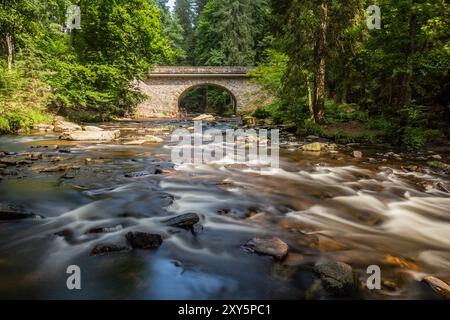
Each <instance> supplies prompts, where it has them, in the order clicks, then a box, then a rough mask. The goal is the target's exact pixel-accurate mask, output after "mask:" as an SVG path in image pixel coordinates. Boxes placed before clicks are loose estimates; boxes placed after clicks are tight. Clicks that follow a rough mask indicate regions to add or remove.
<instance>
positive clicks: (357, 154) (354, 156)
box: [353, 151, 363, 159]
mask: <svg viewBox="0 0 450 320" xmlns="http://www.w3.org/2000/svg"><path fill="white" fill-rule="evenodd" d="M362 157H363V154H362V152H361V151H353V158H356V159H361V158H362Z"/></svg>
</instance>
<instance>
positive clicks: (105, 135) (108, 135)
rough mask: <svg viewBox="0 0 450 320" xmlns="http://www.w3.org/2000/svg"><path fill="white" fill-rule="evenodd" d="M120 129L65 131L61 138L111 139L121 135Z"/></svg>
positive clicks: (81, 139)
mask: <svg viewBox="0 0 450 320" xmlns="http://www.w3.org/2000/svg"><path fill="white" fill-rule="evenodd" d="M119 135H120V131H119V130H114V131H81V130H78V131H70V132H65V133H63V134H62V135H61V136H60V137H59V138H60V139H61V140H71V141H111V140H115V139H117V138H118V137H119Z"/></svg>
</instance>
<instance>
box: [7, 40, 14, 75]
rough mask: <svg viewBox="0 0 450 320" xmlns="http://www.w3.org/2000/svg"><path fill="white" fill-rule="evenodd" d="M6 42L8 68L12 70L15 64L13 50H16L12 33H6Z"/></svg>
mask: <svg viewBox="0 0 450 320" xmlns="http://www.w3.org/2000/svg"><path fill="white" fill-rule="evenodd" d="M5 43H6V58H7V62H8V70H11V69H12V65H13V52H14V45H13V40H12V36H11V34H9V33H6V36H5Z"/></svg>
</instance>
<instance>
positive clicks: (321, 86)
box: [314, 3, 328, 123]
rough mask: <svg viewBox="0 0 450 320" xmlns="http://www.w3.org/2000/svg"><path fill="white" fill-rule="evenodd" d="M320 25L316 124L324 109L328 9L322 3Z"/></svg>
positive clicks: (315, 106)
mask: <svg viewBox="0 0 450 320" xmlns="http://www.w3.org/2000/svg"><path fill="white" fill-rule="evenodd" d="M320 8H321V10H322V23H321V25H320V33H319V35H318V39H317V40H318V44H317V60H318V64H317V71H316V94H315V105H314V120H315V121H316V123H322V122H323V118H324V109H325V80H326V79H325V72H326V60H325V56H326V41H327V38H326V37H327V31H328V7H327V5H326V4H324V3H322V4H321V5H320Z"/></svg>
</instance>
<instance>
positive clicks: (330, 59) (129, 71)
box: [0, 0, 450, 148]
mask: <svg viewBox="0 0 450 320" xmlns="http://www.w3.org/2000/svg"><path fill="white" fill-rule="evenodd" d="M373 2H374V1H364V0H350V1H336V0H322V1H312V0H301V1H300V0H209V1H207V0H198V1H194V0H177V1H176V2H175V6H174V8H173V10H170V9H169V6H168V1H167V0H159V1H156V0H114V1H111V0H79V1H69V0H46V1H42V0H0V131H1V132H3V133H7V132H14V131H17V130H19V129H21V128H27V127H29V126H31V125H32V124H33V123H37V122H38V123H41V122H48V121H51V120H52V117H53V116H54V115H57V114H58V115H63V116H67V117H69V118H72V119H77V120H83V121H101V120H107V119H110V118H111V117H116V116H123V115H127V114H132V112H133V106H135V105H136V104H137V103H138V102H139V101H140V100H141V99H143V97H142V95H141V94H139V93H138V91H136V90H134V88H133V87H132V86H131V85H130V83H132V80H133V79H143V78H145V76H146V74H147V72H148V70H149V69H151V67H152V66H153V65H155V64H160V65H172V64H174V65H211V66H224V65H231V66H233V65H239V66H257V68H256V69H255V70H254V71H252V76H254V79H255V81H257V82H258V83H260V84H261V85H262V86H263V87H264V89H265V90H268V91H270V92H271V93H272V94H273V95H274V96H275V97H276V99H274V101H273V102H272V103H271V104H270V105H266V106H261V108H259V109H258V110H256V112H255V114H254V115H253V116H255V117H257V118H261V119H266V121H267V122H268V123H275V124H282V123H289V124H294V125H295V126H296V128H297V133H298V134H304V135H307V134H316V135H322V136H327V137H330V138H333V139H336V140H338V141H341V142H359V141H368V142H375V141H377V139H379V138H380V137H382V138H383V139H385V140H386V141H389V142H391V143H394V144H400V145H406V146H410V147H413V148H420V147H422V146H423V145H424V144H425V143H427V142H439V141H440V140H442V139H446V137H448V134H449V132H448V122H449V119H450V116H449V114H450V105H449V96H450V76H449V65H450V34H449V31H448V30H449V24H450V19H449V18H450V6H449V5H448V3H447V2H446V1H444V0H426V1H415V0H398V1H387V0H377V1H375V3H373ZM71 4H76V5H78V6H79V7H80V8H81V29H75V30H67V28H65V24H66V11H67V8H68V7H69V6H70V5H71ZM373 4H376V5H377V6H378V7H380V8H381V17H380V19H381V20H380V21H381V23H380V28H370V26H369V25H368V21H369V23H371V22H370V17H371V14H372V13H371V12H370V11H368V10H367V9H368V8H369V6H371V5H373ZM206 94H207V93H206ZM204 95H205V92H201V91H200V92H199V93H198V95H197V96H195V95H194V97H191V98H192V99H194V98H196V97H198V98H201V96H204ZM209 95H210V97H209V99H210V100H211V101H212V102H213V103H217V104H218V105H223V104H224V101H225V100H226V99H228V98H227V97H224V95H223V93H221V92H217V93H215V92H212V93H209Z"/></svg>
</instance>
